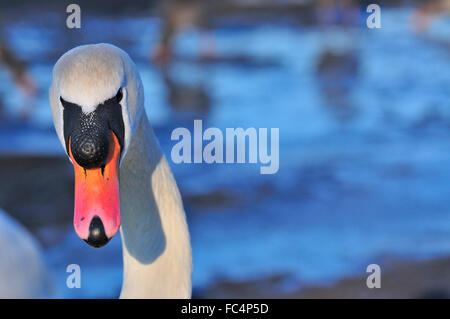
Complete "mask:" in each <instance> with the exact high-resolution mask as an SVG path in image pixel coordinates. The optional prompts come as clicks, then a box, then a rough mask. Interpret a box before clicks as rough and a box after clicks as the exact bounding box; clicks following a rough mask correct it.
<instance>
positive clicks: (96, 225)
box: [84, 216, 111, 248]
mask: <svg viewBox="0 0 450 319" xmlns="http://www.w3.org/2000/svg"><path fill="white" fill-rule="evenodd" d="M110 239H111V238H108V237H107V236H106V233H105V228H104V227H103V223H102V220H101V219H100V217H98V216H94V218H92V220H91V224H90V225H89V237H88V238H87V239H85V240H84V241H85V242H86V243H88V244H89V245H90V246H92V247H95V248H100V247H103V246H105V245H106V244H107V243H108V242H109V240H110Z"/></svg>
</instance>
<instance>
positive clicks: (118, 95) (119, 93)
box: [116, 88, 123, 102]
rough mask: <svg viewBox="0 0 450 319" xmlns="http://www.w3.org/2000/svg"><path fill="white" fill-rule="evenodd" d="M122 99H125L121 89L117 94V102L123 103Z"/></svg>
mask: <svg viewBox="0 0 450 319" xmlns="http://www.w3.org/2000/svg"><path fill="white" fill-rule="evenodd" d="M122 97H123V94H122V88H120V89H119V91H117V94H116V101H117V102H120V101H122Z"/></svg>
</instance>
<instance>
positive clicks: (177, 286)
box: [49, 43, 192, 298]
mask: <svg viewBox="0 0 450 319" xmlns="http://www.w3.org/2000/svg"><path fill="white" fill-rule="evenodd" d="M49 99H50V106H51V110H52V115H53V122H54V126H55V130H56V133H57V135H58V138H59V140H60V142H61V144H62V146H63V148H64V150H65V151H66V153H67V155H68V157H69V159H70V161H71V162H72V164H73V166H74V172H75V201H74V228H75V231H76V233H77V235H78V236H79V237H80V238H81V239H83V240H85V241H86V242H87V243H88V244H89V245H91V246H93V247H101V246H103V245H105V244H107V242H108V241H109V240H110V239H111V238H112V237H113V236H114V235H115V234H116V233H117V232H118V231H119V232H120V236H121V239H122V254H123V280H122V290H121V292H120V298H190V297H191V291H192V282H191V276H192V253H191V245H190V236H189V231H188V226H187V223H186V216H185V212H184V208H183V203H182V200H181V196H180V193H179V190H178V187H177V184H176V182H175V180H174V178H173V175H172V173H171V170H170V167H169V165H168V163H167V160H166V158H165V156H164V155H163V154H162V151H161V149H160V147H159V143H158V141H157V139H156V137H155V135H154V133H153V129H152V127H151V125H150V123H149V121H148V119H147V115H146V112H145V110H144V93H143V87H142V81H141V78H140V76H139V73H138V71H137V68H136V65H135V64H134V62H133V61H132V60H131V58H130V57H129V56H128V54H127V53H126V52H124V51H123V50H121V49H119V48H118V47H116V46H113V45H110V44H105V43H101V44H91V45H83V46H78V47H75V48H73V49H71V50H69V51H68V52H66V53H65V54H63V55H62V56H61V57H60V58H59V60H58V61H57V62H56V64H55V66H54V68H53V73H52V84H51V87H50V89H49Z"/></svg>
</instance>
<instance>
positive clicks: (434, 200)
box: [0, 9, 450, 297]
mask: <svg viewBox="0 0 450 319" xmlns="http://www.w3.org/2000/svg"><path fill="white" fill-rule="evenodd" d="M410 13H411V11H410V10H409V9H385V10H383V16H382V19H383V20H382V23H383V24H382V28H381V29H377V30H369V29H365V28H361V29H358V31H357V32H356V33H355V34H356V35H354V36H352V37H351V41H350V42H351V43H352V45H351V46H352V47H353V48H354V49H355V51H356V52H357V54H356V55H357V61H358V62H357V63H358V65H359V71H358V74H357V75H356V76H355V75H352V74H349V75H346V74H343V75H342V74H341V75H339V76H338V77H337V78H336V80H335V81H332V82H333V83H332V84H333V85H340V86H341V88H346V89H347V90H348V93H347V94H346V95H345V97H344V98H343V99H344V103H343V104H342V105H334V102H336V100H335V99H336V98H335V97H332V98H331V99H327V98H326V97H325V93H324V91H323V89H322V86H321V82H320V77H319V76H318V75H317V70H316V67H315V65H316V61H317V56H318V54H320V52H322V51H323V50H324V48H325V47H328V46H329V45H330V43H329V39H330V38H328V37H327V36H324V35H323V34H322V33H320V32H319V31H318V30H317V29H315V28H308V27H306V28H300V27H292V26H288V25H276V24H275V25H274V24H270V25H269V24H267V25H264V24H263V25H257V26H252V27H245V28H233V29H229V28H227V27H226V26H223V27H218V28H216V29H215V30H214V31H213V36H214V39H215V41H216V50H217V51H218V52H220V53H221V54H223V55H230V56H231V55H246V56H250V57H252V58H253V59H255V60H259V61H262V62H261V63H260V64H258V65H252V64H251V63H248V64H246V63H226V62H225V63H212V64H208V65H203V66H201V65H199V64H195V63H190V62H188V61H186V60H183V59H181V60H180V61H179V62H176V63H175V64H174V65H173V66H171V69H170V72H171V74H173V76H174V78H176V80H177V81H178V82H180V83H187V84H190V85H202V86H204V87H205V88H206V90H207V91H208V92H209V93H210V96H209V98H210V100H211V105H210V108H209V110H208V111H207V112H200V113H193V114H192V113H183V112H179V111H176V110H174V109H171V108H169V107H168V106H167V95H168V90H167V87H166V86H165V85H164V83H163V80H162V78H161V75H160V73H159V71H158V70H157V69H156V68H154V67H152V66H150V65H149V64H148V63H147V62H146V57H147V54H148V51H149V48H150V47H151V45H152V44H153V43H154V42H155V41H156V36H155V30H156V29H157V27H158V25H159V21H158V20H156V19H150V18H138V19H131V18H122V19H115V20H110V19H108V18H101V19H88V21H87V24H86V28H92V29H93V30H95V29H96V28H101V30H105V31H104V32H103V31H102V32H103V33H100V32H87V33H86V34H85V39H86V40H85V41H86V42H87V43H90V42H99V41H106V42H114V39H115V38H114V37H119V38H120V37H126V35H124V34H123V33H124V32H123V30H122V29H121V26H126V28H127V30H131V31H132V30H135V31H136V32H134V33H133V34H135V35H136V37H135V38H134V39H131V40H128V42H126V45H127V47H124V48H125V49H126V50H127V51H129V52H130V54H131V56H132V57H133V58H134V59H135V60H136V61H137V65H138V67H139V69H140V72H141V76H142V79H143V82H144V87H145V96H146V102H147V103H146V109H147V114H148V115H149V117H150V120H151V122H152V124H153V126H154V127H155V130H156V134H157V136H158V138H159V140H160V142H161V145H162V147H163V149H164V151H165V153H166V154H167V155H169V154H170V150H171V146H172V145H173V142H172V141H170V132H171V129H172V128H175V127H178V126H186V127H192V125H193V119H194V118H201V119H203V120H204V123H203V126H204V128H206V127H218V128H221V129H225V128H226V127H232V128H235V127H244V128H247V127H255V128H261V127H267V128H271V127H278V128H280V169H279V172H278V173H277V174H275V175H261V174H259V164H258V165H248V164H247V165H212V166H211V165H207V164H192V165H176V164H173V163H171V166H172V169H173V172H174V174H175V177H176V179H177V182H178V184H179V186H180V189H181V191H182V193H183V194H185V195H196V194H208V193H211V192H214V191H217V192H221V193H224V194H227V196H229V197H230V198H231V199H232V200H231V202H230V203H226V204H225V205H218V206H195V205H187V206H186V212H187V216H188V222H189V227H190V232H191V237H192V246H193V255H194V278H193V279H194V287H195V288H202V287H205V286H207V285H208V284H211V283H212V282H214V281H215V280H217V279H218V278H227V279H232V280H243V279H249V278H262V277H264V276H268V275H271V274H287V275H289V276H291V277H290V278H291V281H292V282H293V283H294V284H293V287H297V286H299V285H305V284H313V283H330V282H332V281H334V280H336V279H339V278H341V277H343V276H346V275H352V274H363V273H365V268H366V266H367V265H368V264H371V263H379V264H384V263H385V262H387V261H389V260H391V259H402V258H405V259H411V258H414V259H423V258H433V257H437V256H441V255H448V254H450V232H449V229H450V214H449V211H448V210H449V205H448V192H449V189H450V156H449V151H448V150H449V149H450V148H449V147H450V139H449V137H450V133H449V132H450V131H449V127H450V99H449V97H450V94H449V93H450V87H449V83H450V72H449V71H450V59H449V53H450V51H449V46H448V43H449V42H448V39H449V38H448V34H449V33H450V23H449V21H448V19H440V20H436V21H435V23H434V24H433V25H432V26H431V29H430V31H429V33H428V35H427V37H425V36H417V35H415V34H414V33H412V32H411V30H410V25H409V20H408V19H409V15H410ZM33 27H34V26H33V24H32V23H30V24H29V25H28V24H27V23H21V24H17V25H15V24H10V26H9V29H8V30H9V32H10V33H9V34H20V35H21V37H20V40H13V44H14V46H15V47H16V48H18V49H21V50H22V51H23V56H24V57H29V58H30V60H31V61H33V58H32V57H31V56H32V54H31V53H30V52H29V51H27V50H25V47H26V45H25V44H28V43H33V41H35V40H33V39H35V37H36V34H37V35H38V36H39V37H41V38H43V39H44V40H45V41H47V42H48V43H49V44H48V47H47V48H46V49H40V51H38V52H37V56H38V58H36V60H37V61H35V62H34V63H32V66H31V70H32V74H33V75H34V76H35V78H36V79H38V80H39V85H40V86H42V92H40V95H39V98H38V101H37V102H36V105H37V108H36V112H35V114H34V115H33V118H32V121H31V123H30V124H29V128H23V127H21V126H17V127H16V126H14V124H10V125H9V126H3V128H0V131H1V132H0V133H1V135H0V151H2V152H45V153H61V154H62V149H61V148H60V146H59V144H58V143H59V142H58V141H57V139H56V137H55V136H54V133H53V131H52V128H51V126H52V124H51V114H50V110H49V107H48V104H47V97H46V88H47V87H48V86H49V84H50V81H51V77H50V72H51V68H52V63H53V62H52V61H50V60H51V59H47V58H46V54H47V53H48V52H49V51H50V49H49V48H50V47H51V45H55V42H57V41H56V40H55V39H57V36H56V35H54V34H53V33H52V31H51V30H52V29H51V28H50V29H45V28H43V29H42V30H39V29H38V30H35V31H33V32H31V30H33ZM121 30H122V31H121ZM131 31H130V32H131ZM128 37H129V36H128ZM430 39H431V40H430ZM197 41H198V35H197V34H196V33H195V32H185V33H184V34H181V35H179V36H178V39H177V42H176V43H177V52H182V54H183V55H184V56H193V55H195V52H196V49H195V48H196V43H197ZM445 41H447V42H445ZM442 42H444V43H447V45H442ZM36 46H37V47H39V45H38V44H36ZM31 48H32V46H31ZM31 48H30V47H28V49H29V50H31ZM264 61H266V62H264ZM267 61H270V63H269V62H267ZM0 78H1V79H6V80H5V81H7V79H8V75H7V74H6V73H5V72H3V73H1V72H0ZM10 90H11V87H8V86H3V87H0V94H1V96H8V103H7V105H10V112H11V113H14V112H16V110H15V109H14V107H12V106H14V105H15V106H17V105H20V103H21V102H20V98H19V97H18V94H17V93H14V92H13V93H11V91H10ZM336 103H337V102H336ZM11 105H12V106H11ZM46 258H47V261H48V263H49V265H50V267H51V269H52V271H53V273H54V275H55V278H56V280H57V285H58V287H59V288H60V291H61V293H62V295H63V296H65V297H116V296H117V295H118V293H119V291H120V284H121V267H122V264H121V246H120V239H119V238H118V237H117V238H114V239H113V240H112V241H111V243H110V244H108V245H107V247H105V248H102V249H100V250H97V249H93V248H90V247H88V246H87V245H86V244H85V243H84V242H82V241H81V240H79V238H78V237H76V235H75V234H74V231H73V228H72V227H71V226H70V225H68V226H67V237H66V239H65V240H64V241H63V242H61V243H58V244H55V245H54V246H52V247H50V248H49V249H48V250H47V251H46ZM70 263H77V264H79V265H80V266H81V269H82V288H81V289H73V290H70V289H67V288H66V287H65V280H66V277H67V273H65V268H66V266H67V265H68V264H70Z"/></svg>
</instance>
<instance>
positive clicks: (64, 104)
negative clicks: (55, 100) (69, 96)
mask: <svg viewBox="0 0 450 319" xmlns="http://www.w3.org/2000/svg"><path fill="white" fill-rule="evenodd" d="M59 100H60V101H61V104H62V106H63V107H65V106H66V105H67V101H66V100H64V99H63V98H62V97H61V96H60V97H59Z"/></svg>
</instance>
